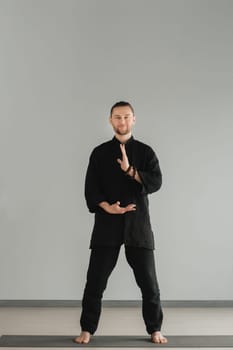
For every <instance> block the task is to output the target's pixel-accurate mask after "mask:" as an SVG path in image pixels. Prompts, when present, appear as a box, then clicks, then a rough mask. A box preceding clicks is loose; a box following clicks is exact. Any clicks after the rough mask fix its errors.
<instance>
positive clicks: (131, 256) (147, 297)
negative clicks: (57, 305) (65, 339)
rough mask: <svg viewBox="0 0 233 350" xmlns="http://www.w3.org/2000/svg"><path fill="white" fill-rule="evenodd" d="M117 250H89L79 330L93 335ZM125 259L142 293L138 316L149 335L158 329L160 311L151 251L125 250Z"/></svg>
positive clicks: (131, 248) (133, 248)
mask: <svg viewBox="0 0 233 350" xmlns="http://www.w3.org/2000/svg"><path fill="white" fill-rule="evenodd" d="M119 252H120V247H97V248H92V250H91V256H90V261H89V267H88V271H87V281H86V286H85V289H84V295H83V300H82V313H81V319H80V324H81V329H82V330H83V331H88V332H90V333H91V334H94V333H95V331H96V329H97V326H98V322H99V318H100V314H101V301H102V297H103V292H104V290H105V288H106V286H107V282H108V278H109V276H110V274H111V272H112V271H113V269H114V267H115V265H116V262H117V259H118V256H119ZM125 255H126V259H127V261H128V263H129V265H130V266H131V268H132V269H133V272H134V276H135V279H136V282H137V285H138V286H139V288H140V289H141V293H142V315H143V319H144V322H145V325H146V330H147V332H148V333H149V334H152V333H153V332H154V331H159V330H160V329H161V325H162V320H163V312H162V308H161V303H160V292H159V286H158V282H157V277H156V271H155V261H154V252H153V250H150V249H145V248H135V247H127V246H126V247H125Z"/></svg>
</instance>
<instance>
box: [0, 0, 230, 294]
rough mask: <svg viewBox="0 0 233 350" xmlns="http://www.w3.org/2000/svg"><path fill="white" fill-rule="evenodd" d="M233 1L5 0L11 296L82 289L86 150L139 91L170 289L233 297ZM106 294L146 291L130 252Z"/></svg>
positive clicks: (3, 196)
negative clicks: (118, 105) (153, 160)
mask: <svg viewBox="0 0 233 350" xmlns="http://www.w3.org/2000/svg"><path fill="white" fill-rule="evenodd" d="M232 18H233V1H228V0H219V1H216V0H140V1H139V0H137V1H136V0H117V1H115V0H114V1H113V0H98V1H97V0H88V1H87V0H80V1H78V0H77V1H74V0H57V1H56V0H0V45H1V46H0V52H1V56H0V96H1V103H0V118H1V125H0V159H1V171H0V230H1V231H0V235H1V245H0V282H1V286H0V299H81V297H82V290H83V284H84V281H85V273H86V268H87V263H88V257H89V251H88V246H89V239H90V232H91V228H92V225H93V216H92V215H91V214H89V213H88V211H87V208H86V205H85V201H84V196H83V185H84V176H85V171H86V167H87V162H88V157H89V154H90V152H91V150H92V148H93V147H94V146H95V145H97V144H98V143H100V142H102V141H105V140H107V139H109V138H111V137H112V130H111V127H110V125H109V124H108V113H109V108H110V107H111V105H112V104H113V103H115V102H116V101H117V100H119V99H125V100H129V101H131V102H132V104H133V105H134V107H135V110H136V116H137V124H136V126H135V130H134V136H135V137H136V138H138V139H140V140H142V141H144V142H146V143H148V144H150V145H151V146H152V147H153V148H154V149H155V151H156V152H157V155H158V157H159V159H160V164H161V168H162V171H163V177H164V185H163V188H162V189H161V190H160V191H159V192H158V193H156V194H154V195H152V196H150V205H151V218H152V222H153V226H154V231H155V239H156V251H155V255H156V262H157V272H158V277H159V281H160V289H161V297H162V299H163V300H190V299H191V300H201V299H203V300H204V299H206V300H213V299H214V300H224V299H232V295H233V279H232V272H233V262H232V245H233V236H232V230H233V221H232V198H233V185H232V178H233V163H232V129H233V118H232V115H233V104H232V96H233V63H232V62H233V46H232V34H233V21H232ZM105 298H106V299H126V300H127V299H132V300H134V299H138V298H140V293H139V291H138V289H137V287H136V285H135V282H134V279H133V276H132V273H131V271H130V269H129V267H128V266H127V263H126V262H125V258H124V254H123V250H122V253H121V256H120V260H119V264H118V266H117V268H116V270H115V272H114V273H113V275H112V276H111V278H110V280H109V285H108V290H107V291H106V294H105Z"/></svg>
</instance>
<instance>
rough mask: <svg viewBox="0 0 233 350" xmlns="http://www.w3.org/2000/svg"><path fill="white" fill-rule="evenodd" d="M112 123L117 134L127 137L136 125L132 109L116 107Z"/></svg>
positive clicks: (111, 119) (111, 117)
mask: <svg viewBox="0 0 233 350" xmlns="http://www.w3.org/2000/svg"><path fill="white" fill-rule="evenodd" d="M110 123H111V124H112V127H113V129H114V131H115V133H116V134H118V135H127V134H129V133H130V132H131V130H132V127H133V125H134V123H135V116H134V115H133V112H132V110H131V108H130V107H128V106H124V107H115V108H114V109H113V111H112V115H111V116H110Z"/></svg>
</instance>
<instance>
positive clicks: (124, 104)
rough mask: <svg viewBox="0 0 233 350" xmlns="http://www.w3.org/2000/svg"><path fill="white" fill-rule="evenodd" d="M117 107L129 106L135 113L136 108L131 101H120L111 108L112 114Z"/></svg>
mask: <svg viewBox="0 0 233 350" xmlns="http://www.w3.org/2000/svg"><path fill="white" fill-rule="evenodd" d="M116 107H129V108H130V109H131V111H132V112H133V114H134V109H133V107H132V105H131V104H130V103H129V102H126V101H119V102H116V103H115V104H114V105H113V106H112V108H111V112H110V116H112V112H113V109H114V108H116Z"/></svg>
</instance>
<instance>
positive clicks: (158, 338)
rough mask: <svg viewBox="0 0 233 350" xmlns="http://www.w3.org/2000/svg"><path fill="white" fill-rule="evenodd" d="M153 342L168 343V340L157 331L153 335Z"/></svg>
mask: <svg viewBox="0 0 233 350" xmlns="http://www.w3.org/2000/svg"><path fill="white" fill-rule="evenodd" d="M151 341H152V342H153V343H162V344H165V343H167V338H165V337H164V336H163V335H162V333H161V332H159V331H157V332H154V333H152V334H151Z"/></svg>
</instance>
